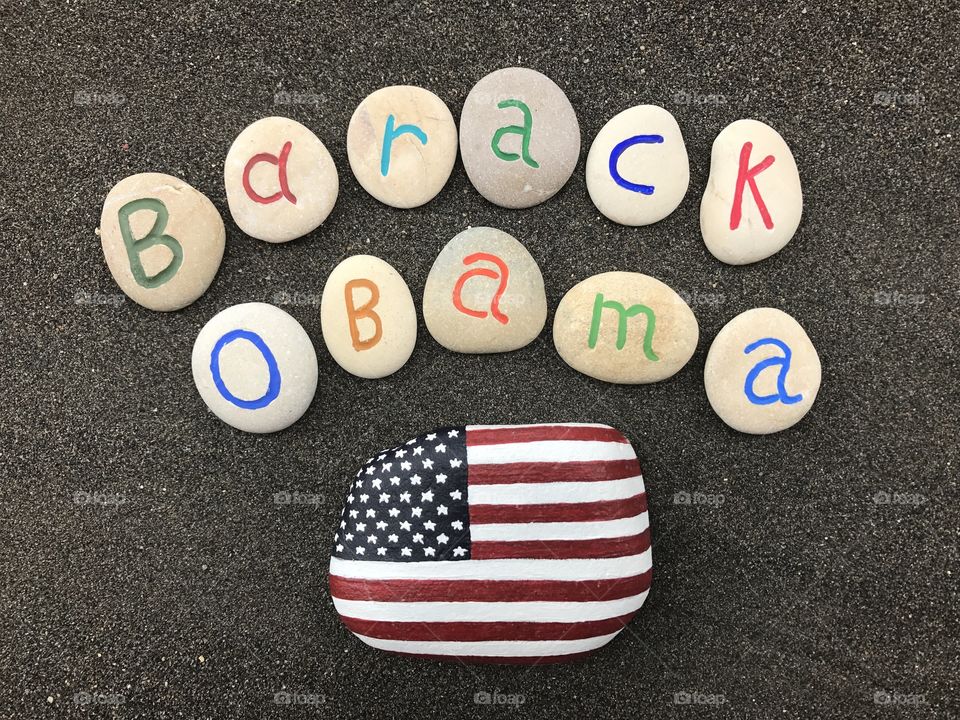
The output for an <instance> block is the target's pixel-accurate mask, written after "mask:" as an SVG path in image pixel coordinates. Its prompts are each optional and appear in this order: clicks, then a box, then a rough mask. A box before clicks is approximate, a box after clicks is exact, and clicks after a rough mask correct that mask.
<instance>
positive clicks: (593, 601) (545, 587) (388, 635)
mask: <svg viewBox="0 0 960 720" xmlns="http://www.w3.org/2000/svg"><path fill="white" fill-rule="evenodd" d="M651 572H652V563H651V554H650V531H649V519H648V516H647V499H646V494H645V492H644V486H643V477H642V475H641V473H640V465H639V463H638V461H637V456H636V453H635V452H634V450H633V448H632V447H631V445H630V442H629V441H628V440H627V439H626V438H625V437H624V436H623V435H622V434H620V433H619V432H618V431H617V430H614V429H613V428H611V427H608V426H606V425H593V424H549V425H499V426H498V425H493V426H491V425H467V426H466V427H464V426H460V427H445V428H441V429H438V430H435V431H433V432H430V433H427V434H424V435H419V436H417V437H414V438H412V439H410V440H408V441H406V442H405V443H403V444H402V445H398V446H397V447H394V448H390V449H389V450H383V451H381V452H379V453H377V454H375V455H374V456H373V457H372V458H370V459H369V460H368V461H367V462H366V464H365V465H364V466H363V467H361V468H360V470H358V471H357V474H356V477H355V479H354V480H353V481H352V482H351V484H350V489H349V493H348V496H347V499H346V503H345V505H344V507H343V510H342V511H341V514H340V523H339V527H338V529H337V531H336V535H335V536H334V548H333V553H332V557H331V560H330V595H331V597H332V598H333V603H334V606H335V607H336V609H337V612H338V613H339V615H340V619H341V620H342V622H343V623H344V625H346V626H347V628H348V629H349V630H351V631H352V632H353V633H354V634H355V635H356V636H357V637H359V638H360V640H362V641H363V642H364V643H366V644H367V645H370V646H372V647H375V648H379V649H381V650H387V651H391V652H396V653H403V654H407V655H415V656H421V657H427V658H434V659H442V660H450V661H461V662H485V663H505V664H506V663H509V664H543V663H554V662H562V661H568V660H571V659H575V658H579V657H582V656H584V655H586V654H588V653H590V652H593V651H594V650H597V649H599V648H601V647H603V646H604V645H606V644H607V643H608V642H610V640H612V639H613V638H614V636H616V635H617V633H619V632H620V631H621V630H622V629H623V627H624V626H625V624H626V623H627V622H628V621H629V620H630V618H631V617H632V616H633V615H634V614H635V613H636V612H637V611H638V610H639V609H640V606H641V605H642V604H643V601H644V599H645V598H646V596H647V593H648V592H649V588H650V578H651Z"/></svg>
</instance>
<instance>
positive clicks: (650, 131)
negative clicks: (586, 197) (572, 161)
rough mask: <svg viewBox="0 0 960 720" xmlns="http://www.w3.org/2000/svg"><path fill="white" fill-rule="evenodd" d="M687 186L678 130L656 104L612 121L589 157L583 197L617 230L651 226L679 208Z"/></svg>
mask: <svg viewBox="0 0 960 720" xmlns="http://www.w3.org/2000/svg"><path fill="white" fill-rule="evenodd" d="M689 184H690V163H689V160H688V159H687V148H686V145H684V142H683V135H682V134H681V132H680V126H679V125H677V121H676V120H675V119H674V117H673V115H671V114H670V113H669V112H667V111H666V110H664V109H663V108H662V107H657V106H656V105H638V106H636V107H632V108H630V109H629V110H624V111H623V112H622V113H620V114H619V115H616V116H614V117H613V118H612V119H611V120H610V121H609V122H608V123H607V124H606V125H604V126H603V128H602V129H601V130H600V132H599V133H597V137H596V138H595V139H594V141H593V145H591V146H590V153H589V154H588V155H587V192H589V193H590V199H591V200H593V204H594V205H596V206H597V209H598V210H599V211H600V212H601V213H603V214H604V215H605V216H606V217H607V218H609V219H610V220H613V221H614V222H616V223H620V224H621V225H632V226H636V225H649V224H650V223H655V222H657V221H658V220H663V218H665V217H667V215H669V214H670V213H672V212H673V211H674V210H676V209H677V206H678V205H679V204H680V201H681V200H683V196H684V195H685V194H686V192H687V186H688V185H689Z"/></svg>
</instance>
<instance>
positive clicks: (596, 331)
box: [587, 293, 660, 361]
mask: <svg viewBox="0 0 960 720" xmlns="http://www.w3.org/2000/svg"><path fill="white" fill-rule="evenodd" d="M604 308H609V309H610V310H616V311H617V313H619V318H618V324H617V350H623V347H624V345H626V344H627V320H628V319H630V318H632V317H633V316H634V315H639V314H640V313H643V314H644V316H645V317H646V318H647V328H646V331H645V332H644V334H643V354H644V355H646V356H647V359H648V360H653V361H657V360H659V359H660V358H658V357H657V354H656V353H655V352H654V351H653V331H654V330H655V329H656V323H657V320H656V316H655V315H654V314H653V310H651V309H650V308H648V307H647V306H646V305H631V306H630V307H629V308H625V307H623V305H621V304H620V303H618V302H617V301H616V300H607V301H606V302H604V299H603V293H597V298H596V300H594V302H593V321H592V322H591V323H590V340H589V342H588V343H587V344H588V346H589V347H590V349H591V350H592V349H593V348H595V347H596V346H597V338H598V337H599V336H600V320H601V316H602V315H603V309H604Z"/></svg>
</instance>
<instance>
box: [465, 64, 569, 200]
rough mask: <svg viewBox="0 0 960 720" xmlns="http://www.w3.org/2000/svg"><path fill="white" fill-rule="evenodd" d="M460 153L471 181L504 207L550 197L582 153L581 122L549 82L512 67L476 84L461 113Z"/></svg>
mask: <svg viewBox="0 0 960 720" xmlns="http://www.w3.org/2000/svg"><path fill="white" fill-rule="evenodd" d="M460 152H461V155H462V157H463V167H464V169H465V170H466V171H467V175H468V176H469V178H470V182H471V183H473V186H474V187H475V188H476V189H477V190H478V191H479V192H480V194H481V195H483V197H485V198H486V199H487V200H489V201H490V202H492V203H495V204H497V205H500V206H501V207H506V208H526V207H532V206H533V205H538V204H539V203H542V202H544V201H545V200H548V199H550V198H551V197H553V196H554V195H555V194H556V193H557V191H559V190H560V188H562V187H563V186H564V185H565V184H566V182H567V180H569V179H570V176H571V175H572V174H573V170H574V168H575V167H576V166H577V159H578V158H579V156H580V125H579V123H578V122H577V114H576V113H575V112H574V110H573V106H572V105H571V104H570V101H569V100H568V99H567V96H566V95H565V94H564V92H563V90H561V89H560V88H559V87H558V86H557V84H556V83H555V82H553V80H551V79H550V78H548V77H547V76H546V75H543V74H541V73H538V72H537V71H536V70H529V69H527V68H520V67H511V68H504V69H502V70H497V71H496V72H492V73H490V74H489V75H487V76H486V77H484V78H482V79H481V80H480V82H478V83H477V84H476V85H474V87H473V89H472V90H471V91H470V94H469V95H467V99H466V101H465V102H464V104H463V112H462V113H461V114H460Z"/></svg>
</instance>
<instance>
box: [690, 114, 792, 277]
mask: <svg viewBox="0 0 960 720" xmlns="http://www.w3.org/2000/svg"><path fill="white" fill-rule="evenodd" d="M802 212H803V191H802V190H801V188H800V173H799V172H798V171H797V164H796V162H795V161H794V159H793V154H792V153H791V152H790V147H789V146H788V145H787V143H786V141H785V140H784V139H783V138H782V137H780V134H779V133H778V132H777V131H776V130H774V129H773V128H772V127H770V126H769V125H766V124H764V123H762V122H760V121H759V120H737V121H736V122H734V123H731V124H730V125H727V127H725V128H724V129H723V131H722V132H721V133H720V134H719V135H717V139H716V140H714V142H713V151H712V153H711V155H710V177H709V179H708V180H707V187H706V189H705V190H704V193H703V200H701V202H700V232H701V234H702V235H703V241H704V242H705V243H706V245H707V249H708V250H709V251H710V252H711V253H712V254H713V256H714V257H715V258H717V260H720V261H722V262H725V263H728V264H730V265H746V264H748V263H753V262H757V261H758V260H763V259H764V258H767V257H770V256H771V255H773V254H774V253H776V252H778V251H779V250H781V249H782V248H783V247H784V246H785V245H786V244H787V243H788V242H790V239H791V238H792V237H793V234H794V233H795V232H796V231H797V227H798V226H799V225H800V215H801V213H802Z"/></svg>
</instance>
